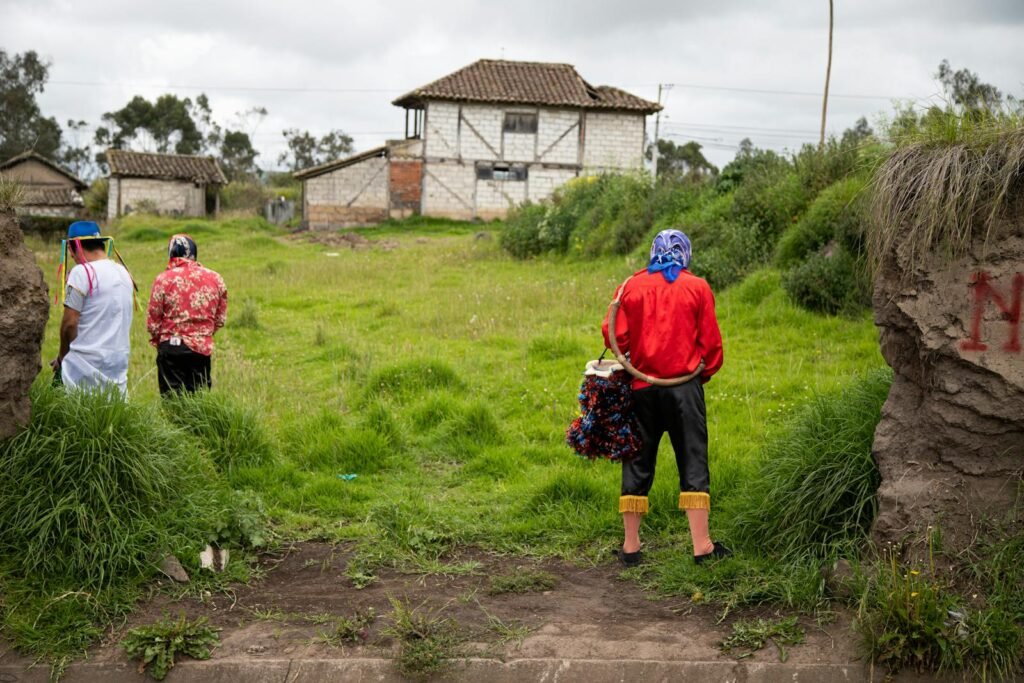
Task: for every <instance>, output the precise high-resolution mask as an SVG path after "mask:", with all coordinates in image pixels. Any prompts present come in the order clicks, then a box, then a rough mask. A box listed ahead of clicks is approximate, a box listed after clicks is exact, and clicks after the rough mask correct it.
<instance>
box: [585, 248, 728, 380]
mask: <svg viewBox="0 0 1024 683" xmlns="http://www.w3.org/2000/svg"><path fill="white" fill-rule="evenodd" d="M620 289H621V287H620ZM616 294H618V290H616ZM601 331H602V333H603V334H604V342H605V344H606V345H607V346H609V347H610V346H611V344H610V343H609V340H608V315H607V314H605V320H604V324H603V325H602V326H601ZM615 339H616V341H617V342H618V344H619V350H620V351H622V352H623V353H626V352H629V360H630V362H631V363H632V364H633V366H634V367H635V368H636V369H637V370H640V371H641V372H643V373H645V374H648V375H651V376H652V377H663V378H666V379H667V378H670V377H679V376H681V375H688V374H690V373H691V372H693V371H694V370H696V369H697V365H698V364H699V363H700V360H701V359H702V358H703V359H704V371H703V372H702V373H701V378H702V381H703V382H707V381H708V380H710V379H711V376H712V375H714V374H715V373H716V372H718V369H719V368H721V367H722V359H723V356H722V333H721V332H720V331H719V329H718V320H716V319H715V295H714V294H712V293H711V287H709V286H708V283H707V282H705V281H704V280H703V279H701V278H699V277H697V276H696V275H693V274H691V273H690V272H689V271H686V270H684V271H682V272H681V273H680V274H679V278H678V279H676V281H675V282H672V283H669V282H668V281H667V280H665V278H664V276H662V274H661V273H648V272H647V269H646V268H645V269H643V270H639V271H637V272H636V273H634V274H633V277H632V278H630V280H629V281H628V282H626V283H625V291H624V292H623V294H622V303H621V305H620V307H619V314H618V316H616V318H615ZM647 386H650V385H649V384H647V382H643V381H641V380H638V379H634V380H633V388H634V389H642V388H644V387H647Z"/></svg>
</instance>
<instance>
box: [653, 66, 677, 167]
mask: <svg viewBox="0 0 1024 683" xmlns="http://www.w3.org/2000/svg"><path fill="white" fill-rule="evenodd" d="M662 89H664V90H666V91H667V90H671V89H672V84H671V83H659V84H658V104H659V105H660V104H661V91H662ZM660 129H661V110H660V109H659V110H658V111H657V113H655V115H654V149H652V150H651V160H652V162H653V164H652V166H653V167H654V179H655V180H657V179H658V131H659V130H660Z"/></svg>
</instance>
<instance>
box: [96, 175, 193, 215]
mask: <svg viewBox="0 0 1024 683" xmlns="http://www.w3.org/2000/svg"><path fill="white" fill-rule="evenodd" d="M107 199H108V201H107V216H108V218H115V217H117V216H119V215H127V214H129V213H134V212H136V211H138V209H139V205H140V203H142V204H143V205H145V204H151V206H152V207H153V208H155V209H156V210H157V211H158V212H159V213H161V214H167V215H174V216H205V215H206V188H205V186H203V185H198V186H197V185H196V184H195V183H193V182H190V181H187V180H157V179H155V178H111V179H110V189H109V190H108V194H107Z"/></svg>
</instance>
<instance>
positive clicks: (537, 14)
mask: <svg viewBox="0 0 1024 683" xmlns="http://www.w3.org/2000/svg"><path fill="white" fill-rule="evenodd" d="M0 14H2V16H4V22H3V25H2V26H0V44H3V45H4V46H5V49H7V50H8V51H15V52H17V51H23V50H27V49H35V50H37V51H38V52H40V53H41V54H43V55H46V56H48V57H49V58H50V59H51V60H52V62H53V67H52V70H51V84H50V86H49V87H48V88H47V90H46V92H45V93H44V95H43V96H42V97H41V98H40V103H41V105H42V106H43V108H44V111H45V112H46V113H47V114H48V115H54V116H56V117H57V118H58V120H61V121H64V120H66V119H68V118H74V119H76V120H77V119H86V120H88V121H90V122H91V123H93V124H97V123H99V119H100V116H101V115H102V113H103V112H106V111H111V110H113V109H117V108H119V107H121V106H123V104H124V103H125V102H127V101H128V99H129V98H130V97H132V96H133V95H135V94H142V95H145V96H147V97H154V96H156V95H158V94H160V93H162V92H166V91H168V90H171V91H174V92H176V93H178V94H180V95H192V96H194V95H195V94H198V92H199V90H197V89H194V88H193V89H190V88H187V87H183V86H202V87H203V90H205V91H206V92H207V94H208V95H209V97H210V100H211V103H212V105H213V108H214V113H215V116H216V118H217V119H218V120H219V121H220V122H221V123H222V124H223V123H227V122H229V121H231V120H232V119H233V118H234V114H235V112H237V111H241V110H244V109H247V108H249V107H251V106H254V105H262V106H265V107H267V108H268V110H269V111H270V115H269V116H268V117H267V119H266V120H265V121H264V122H263V124H262V125H261V126H260V128H259V130H257V132H256V134H255V143H256V146H257V147H258V148H259V149H260V150H261V151H262V156H261V157H260V159H259V162H260V163H261V164H263V165H264V166H270V167H272V166H274V165H275V162H276V157H277V154H278V153H279V152H280V151H281V149H282V148H283V144H284V141H283V138H282V137H281V135H280V132H281V130H283V129H284V128H296V127H297V128H301V129H309V130H313V131H317V132H325V131H327V130H330V129H334V128H341V129H344V130H346V131H351V132H352V133H353V134H354V137H355V140H356V144H357V146H358V148H360V149H366V148H369V147H372V146H375V145H377V144H380V142H381V141H382V140H383V139H385V138H387V137H394V136H396V135H401V133H402V128H403V122H404V117H403V113H402V111H401V110H400V109H398V108H396V107H393V106H391V105H390V102H391V100H392V99H394V98H395V96H397V95H398V94H401V92H404V91H406V90H409V89H411V88H413V87H416V86H418V85H422V84H425V83H427V82H429V81H432V80H434V79H436V78H439V77H441V76H443V75H445V74H447V73H450V72H451V71H453V70H455V69H457V68H459V67H461V66H464V65H466V64H468V63H470V62H472V61H474V60H476V59H479V58H481V57H506V58H508V59H529V60H537V61H557V62H568V63H572V64H575V65H576V66H577V68H578V69H579V71H580V73H581V74H582V75H583V76H584V77H585V78H587V79H588V80H589V81H591V82H592V83H595V84H608V85H616V86H619V87H624V88H626V89H628V90H631V91H633V92H635V93H636V94H638V95H641V96H643V97H648V98H651V99H653V98H655V97H656V96H657V84H658V83H675V84H676V86H675V87H674V88H673V89H671V90H670V91H667V94H666V97H667V106H666V110H665V112H664V116H663V120H662V124H663V128H662V130H663V131H664V132H665V133H666V134H670V135H672V136H673V138H672V139H675V140H677V141H685V140H686V139H696V140H697V141H698V142H701V143H702V144H705V145H706V146H707V151H708V156H709V158H711V159H713V160H714V161H715V163H718V164H722V163H725V162H726V161H728V160H729V159H730V158H731V157H732V155H733V153H734V150H735V146H736V144H737V143H738V142H739V140H740V139H741V138H742V137H750V138H751V139H753V140H754V141H755V143H756V144H759V145H762V146H766V147H773V148H776V149H783V148H787V147H788V148H795V147H798V146H799V145H800V144H801V143H802V142H804V141H807V140H814V139H816V134H815V131H817V129H818V126H819V124H820V115H821V98H820V96H818V94H817V93H819V92H820V91H821V89H822V86H823V83H824V71H825V56H826V54H825V53H826V40H827V35H826V28H827V21H828V9H827V4H826V3H824V2H817V3H808V2H806V1H804V0H764V1H762V2H757V3H752V2H748V3H737V2H731V3H710V2H703V1H702V2H697V1H695V0H686V1H681V0H633V1H631V2H595V1H594V0H588V1H586V2H584V1H583V0H560V1H558V2H554V1H552V0H517V2H515V3H484V2H471V1H469V0H447V1H445V2H440V1H439V2H432V3H429V4H424V3H422V2H412V1H411V0H388V1H383V2H360V3H356V2H352V1H348V2H331V1H328V0H317V1H314V2H310V1H305V2H292V3H280V2H269V1H266V0H260V1H254V0H247V1H246V2H242V1H241V0H226V1H220V2H212V3H211V2H199V1H198V0H184V1H181V2H176V3H140V2H132V1H129V0H96V1H95V2H92V3H74V2H70V1H69V0H6V1H0ZM1022 23H1024V2H1020V1H1019V0H987V1H985V2H969V3H968V2H960V1H958V0H906V1H905V2H900V3H892V2H885V1H883V0H859V1H858V2H855V3H853V2H843V3H838V2H837V3H836V24H835V45H834V50H835V53H834V60H833V72H832V93H833V94H834V95H835V97H833V98H832V100H831V101H830V103H829V129H830V130H831V131H833V132H839V131H841V130H842V129H843V128H845V127H847V126H850V125H852V124H853V122H854V121H855V120H856V119H857V117H859V116H861V115H867V116H868V117H869V118H871V117H872V116H875V115H877V113H879V112H884V111H889V110H891V103H890V101H889V96H896V97H900V98H912V99H915V100H917V101H919V102H920V103H922V104H926V103H928V102H930V101H934V97H935V96H936V95H937V93H938V87H937V85H936V83H935V81H934V73H935V70H936V67H937V65H938V63H939V61H941V60H942V59H943V58H948V59H949V60H950V62H951V63H952V65H953V66H954V67H955V68H962V67H968V68H970V69H972V70H974V71H976V72H978V73H979V75H980V76H981V77H982V78H983V79H984V80H986V81H989V82H992V83H994V84H996V85H997V86H998V87H1000V88H1001V89H1002V90H1004V91H1006V92H1011V93H1017V94H1024V84H1022V82H1021V76H1020V74H1021V73H1024V68H1022V67H1024V56H1022V55H1021V54H1020V52H1019V50H1018V49H1017V44H1018V43H1019V40H1018V39H1019V35H1020V29H1021V24H1022ZM75 83H104V84H107V85H103V86H86V85H75ZM694 86H713V87H724V88H736V89H737V90H713V89H707V88H700V87H694ZM326 89H333V90H335V92H324V91H323V90H326ZM751 90H760V91H766V92H750V91H751ZM780 91H786V92H808V93H812V94H810V95H793V94H782V92H780ZM843 95H868V96H872V97H869V98H856V97H852V98H851V97H842V96H843ZM648 128H649V130H650V129H651V128H653V120H652V121H651V122H650V123H649V125H648Z"/></svg>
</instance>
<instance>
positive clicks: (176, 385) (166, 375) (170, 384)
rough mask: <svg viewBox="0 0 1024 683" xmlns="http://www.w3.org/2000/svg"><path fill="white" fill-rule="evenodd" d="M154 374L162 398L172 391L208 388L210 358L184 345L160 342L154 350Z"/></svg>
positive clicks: (192, 390)
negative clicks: (155, 373)
mask: <svg viewBox="0 0 1024 683" xmlns="http://www.w3.org/2000/svg"><path fill="white" fill-rule="evenodd" d="M156 372H157V381H158V382H159V383H160V394H161V395H162V396H165V395H167V394H169V393H171V392H172V391H188V392H194V391H196V390H198V389H209V388H210V384H211V383H210V357H209V356H204V355H203V354H201V353H196V352H195V351H193V350H192V349H190V348H188V347H187V346H185V345H184V344H180V345H178V346H171V344H170V342H162V343H161V344H160V346H158V347H157V350H156Z"/></svg>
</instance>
